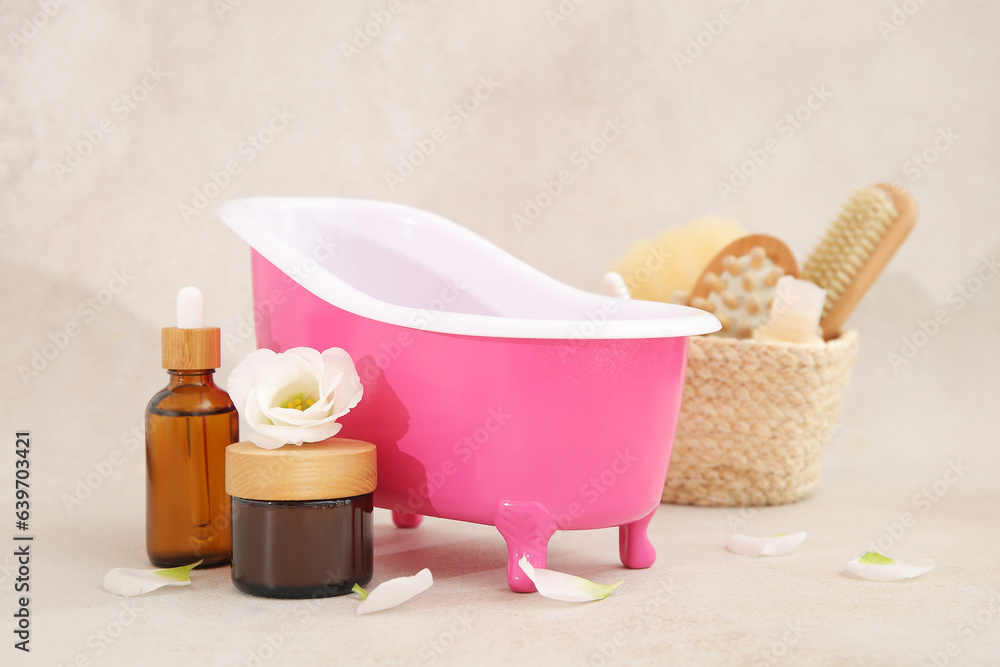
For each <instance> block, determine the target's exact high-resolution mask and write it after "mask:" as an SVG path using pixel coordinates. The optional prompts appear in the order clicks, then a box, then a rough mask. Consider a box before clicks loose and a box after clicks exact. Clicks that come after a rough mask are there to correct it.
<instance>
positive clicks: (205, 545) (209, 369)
mask: <svg viewBox="0 0 1000 667" xmlns="http://www.w3.org/2000/svg"><path fill="white" fill-rule="evenodd" d="M177 322H178V325H179V326H177V327H167V328H164V329H163V330H162V332H161V340H162V365H163V368H165V369H167V373H168V375H169V382H168V384H167V386H166V387H165V388H164V389H162V390H160V391H159V392H158V393H157V394H156V395H155V396H153V398H152V399H151V400H150V401H149V405H147V406H146V553H147V555H148V556H149V560H150V562H151V563H153V565H156V566H158V567H172V566H176V565H185V564H187V563H190V562H192V561H195V560H198V559H201V560H202V565H203V566H209V565H221V564H223V563H228V562H229V555H230V549H231V540H230V533H229V506H230V502H229V495H228V494H226V490H225V484H224V482H225V479H224V474H225V473H224V465H225V451H226V447H227V446H228V445H230V444H231V443H233V442H236V441H237V440H239V417H238V415H237V413H236V407H235V406H234V405H233V402H232V401H231V400H230V399H229V394H227V393H226V392H225V391H223V390H222V389H220V388H219V387H217V386H216V385H215V381H214V379H213V377H212V376H213V374H214V373H215V369H216V368H218V367H219V365H220V360H221V352H220V334H219V329H218V327H205V326H203V324H204V311H203V309H202V296H201V292H200V291H199V290H198V289H197V288H194V287H186V288H184V289H182V290H181V291H180V293H179V294H178V295H177ZM181 325H183V326H181Z"/></svg>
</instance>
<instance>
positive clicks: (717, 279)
mask: <svg viewBox="0 0 1000 667" xmlns="http://www.w3.org/2000/svg"><path fill="white" fill-rule="evenodd" d="M785 275H789V276H793V277H797V276H798V275H799V268H798V264H797V263H796V262H795V256H794V255H793V254H792V251H791V250H789V249H788V246H786V245H785V244H784V243H783V242H782V241H780V240H779V239H776V238H774V237H773V236H768V235H766V234H751V235H750V236H744V237H743V238H739V239H736V240H735V241H733V242H732V243H730V244H729V245H727V246H726V247H725V248H723V249H722V250H721V251H720V252H719V253H718V254H717V255H716V256H715V257H713V258H712V261H710V262H709V263H708V264H707V265H706V266H705V270H704V271H703V272H702V274H701V277H700V278H698V282H697V283H696V284H695V286H694V288H693V289H692V290H691V300H690V305H692V306H694V307H695V308H701V309H702V310H707V311H709V312H712V313H715V315H716V316H718V318H719V321H720V322H722V330H721V331H720V332H719V335H720V336H736V337H738V338H749V337H750V336H751V335H752V334H753V332H754V329H756V328H757V327H758V326H760V325H761V324H762V323H763V322H764V321H765V320H766V318H767V313H768V312H769V310H770V308H771V301H772V299H773V298H774V293H775V290H776V289H777V286H778V280H779V279H780V278H781V277H782V276H785Z"/></svg>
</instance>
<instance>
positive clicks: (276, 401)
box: [227, 347, 364, 449]
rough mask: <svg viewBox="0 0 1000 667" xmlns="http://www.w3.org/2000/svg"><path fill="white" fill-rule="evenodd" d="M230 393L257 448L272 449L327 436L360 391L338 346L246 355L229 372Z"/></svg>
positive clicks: (352, 369) (354, 373)
mask: <svg viewBox="0 0 1000 667" xmlns="http://www.w3.org/2000/svg"><path fill="white" fill-rule="evenodd" d="M227 386H228V387H229V395H230V397H232V399H233V403H234V404H235V405H236V409H237V410H238V411H239V412H240V414H242V415H243V417H244V418H245V419H246V421H247V423H248V424H249V425H250V428H251V429H253V430H252V432H251V433H249V434H248V436H247V437H248V438H249V439H250V440H251V441H253V443H254V444H256V445H257V446H258V447H263V448H264V449H277V448H278V447H281V446H282V445H284V444H286V443H291V444H294V445H301V444H302V443H303V442H319V441H321V440H326V439H327V438H332V437H333V436H335V435H336V434H337V433H338V432H339V431H340V429H341V424H338V423H337V420H338V419H339V418H341V417H343V416H344V415H346V414H347V413H348V412H349V411H350V410H351V408H353V407H354V406H356V405H357V404H358V402H359V401H360V400H361V394H362V392H363V391H364V387H362V386H361V378H360V377H358V371H357V369H356V368H355V367H354V362H353V361H351V357H350V355H348V354H347V352H345V351H344V350H342V349H340V348H339V347H331V348H330V349H329V350H326V351H324V352H323V353H322V354H320V353H319V352H317V351H316V350H314V349H312V348H309V347H295V348H292V349H290V350H288V351H287V352H282V353H280V354H279V353H276V352H274V351H272V350H268V349H261V350H256V351H255V352H251V353H250V354H248V355H247V356H246V357H245V358H244V359H243V361H241V362H240V363H239V364H238V365H237V366H236V368H234V369H233V371H232V372H231V373H230V374H229V379H228V382H227Z"/></svg>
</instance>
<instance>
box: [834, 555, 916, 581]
mask: <svg viewBox="0 0 1000 667" xmlns="http://www.w3.org/2000/svg"><path fill="white" fill-rule="evenodd" d="M933 569H934V561H932V560H931V559H930V558H924V559H922V560H918V561H914V562H912V563H900V562H897V561H894V560H892V559H891V558H886V557H885V556H883V555H882V554H879V553H874V552H872V551H868V552H866V553H865V555H864V556H861V557H860V558H855V559H854V560H852V561H851V562H849V563H848V564H847V571H848V572H852V573H854V574H856V575H858V576H859V577H862V578H864V579H870V580H871V581H899V580H900V579H912V578H913V577H919V576H920V575H921V574H924V573H926V572H930V571H931V570H933Z"/></svg>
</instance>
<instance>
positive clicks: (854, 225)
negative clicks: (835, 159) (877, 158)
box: [802, 187, 897, 317]
mask: <svg viewBox="0 0 1000 667" xmlns="http://www.w3.org/2000/svg"><path fill="white" fill-rule="evenodd" d="M896 218H897V212H896V207H895V206H894V205H893V203H892V198H891V197H890V196H889V194H888V193H886V192H885V191H884V190H882V189H881V188H877V187H870V188H858V189H857V190H856V191H855V193H854V196H853V197H851V200H850V201H848V202H847V204H846V205H845V206H844V208H843V209H842V210H841V211H840V216H839V217H838V218H837V219H836V220H834V221H833V223H832V224H831V225H830V229H829V230H828V231H827V233H826V236H824V237H823V240H822V241H820V243H819V245H817V246H816V248H815V249H814V250H813V252H812V254H811V255H810V256H809V259H808V260H806V263H805V265H803V267H802V278H803V279H804V280H808V281H810V282H812V283H815V284H816V285H819V286H820V287H822V288H823V289H825V290H826V303H825V304H823V316H824V317H826V316H827V315H829V314H830V311H831V310H833V307H834V306H835V305H836V304H837V301H839V300H840V297H841V296H843V294H844V292H845V290H847V288H848V287H849V286H850V285H851V283H852V282H853V281H854V277H855V276H857V275H858V272H859V271H860V270H861V268H862V267H863V266H864V265H865V262H867V261H868V258H869V257H871V254H872V252H873V251H874V250H875V248H876V247H877V246H878V244H879V242H880V241H881V240H882V238H883V237H884V236H885V234H886V232H887V231H888V230H889V228H890V227H892V224H893V223H894V222H895V221H896Z"/></svg>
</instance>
